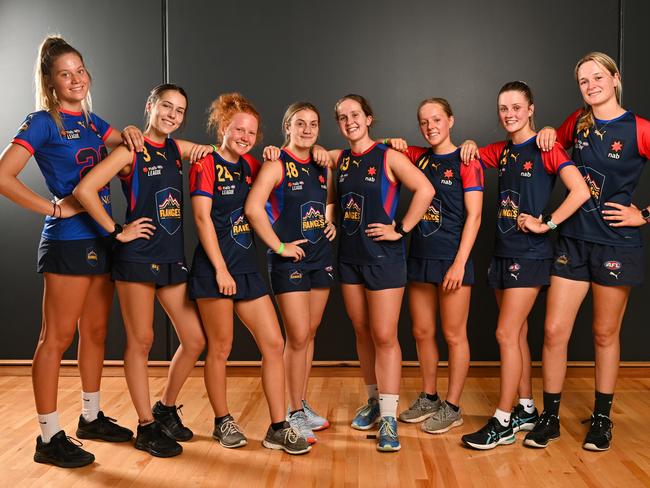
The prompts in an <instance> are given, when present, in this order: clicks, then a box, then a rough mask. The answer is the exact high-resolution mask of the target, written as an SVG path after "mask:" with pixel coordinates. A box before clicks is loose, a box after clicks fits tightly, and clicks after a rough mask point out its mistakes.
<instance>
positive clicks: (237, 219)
mask: <svg viewBox="0 0 650 488" xmlns="http://www.w3.org/2000/svg"><path fill="white" fill-rule="evenodd" d="M230 237H232V240H233V241H235V242H236V243H237V244H238V245H240V246H241V247H243V248H244V249H248V248H249V247H251V245H252V244H253V235H252V233H251V226H250V224H249V223H248V220H247V219H246V215H244V207H239V208H238V209H235V210H233V211H232V212H230Z"/></svg>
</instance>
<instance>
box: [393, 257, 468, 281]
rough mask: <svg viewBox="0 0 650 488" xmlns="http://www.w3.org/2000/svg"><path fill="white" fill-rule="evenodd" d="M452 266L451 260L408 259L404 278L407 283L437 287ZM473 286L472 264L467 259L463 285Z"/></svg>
mask: <svg viewBox="0 0 650 488" xmlns="http://www.w3.org/2000/svg"><path fill="white" fill-rule="evenodd" d="M452 264H454V260H453V259H425V258H408V260H407V261H406V278H407V279H408V281H419V282H422V283H431V284H433V285H439V284H441V283H442V282H443V281H444V279H445V275H446V274H447V271H449V268H450V267H451V265H452ZM473 284H474V263H473V262H472V260H471V259H468V260H467V262H466V263H465V274H464V275H463V285H473Z"/></svg>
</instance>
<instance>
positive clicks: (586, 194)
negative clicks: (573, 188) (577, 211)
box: [577, 185, 591, 205]
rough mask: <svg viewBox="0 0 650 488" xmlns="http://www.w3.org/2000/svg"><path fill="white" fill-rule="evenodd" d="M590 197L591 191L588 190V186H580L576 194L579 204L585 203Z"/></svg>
mask: <svg viewBox="0 0 650 488" xmlns="http://www.w3.org/2000/svg"><path fill="white" fill-rule="evenodd" d="M590 198H591V192H590V191H589V188H587V186H586V185H584V186H582V187H581V188H580V190H579V191H578V195H577V199H578V200H580V205H582V204H583V203H585V202H586V201H587V200H589V199H590Z"/></svg>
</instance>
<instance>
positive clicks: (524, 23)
mask: <svg viewBox="0 0 650 488" xmlns="http://www.w3.org/2000/svg"><path fill="white" fill-rule="evenodd" d="M164 7H166V8H167V10H166V14H167V15H166V18H167V23H166V24H165V25H166V26H167V31H166V33H167V38H166V40H167V43H165V35H164V34H165V32H164V30H163V17H164V15H163V11H164ZM72 12H73V13H72ZM621 12H622V13H623V14H624V15H623V18H624V22H623V29H619V18H620V14H621ZM649 15H650V5H648V3H647V2H644V1H643V0H627V1H625V2H621V1H619V0H607V1H602V2H599V4H598V8H597V9H585V8H584V5H582V4H580V3H578V2H565V1H561V0H551V1H547V2H544V3H543V4H541V3H540V2H533V1H530V0H529V1H524V2H522V1H514V0H495V1H492V2H485V3H484V2H479V1H477V0H461V1H455V2H440V1H438V2H424V1H413V0H407V1H403V2H399V3H395V2H389V1H387V0H378V1H373V2H371V1H360V2H344V1H341V0H332V1H330V2H299V1H295V0H290V1H284V2H275V3H271V2H263V1H253V2H247V3H243V4H241V3H240V4H237V5H235V4H233V3H227V2H211V1H208V0H204V1H192V2H180V1H178V0H168V2H164V1H161V0H147V1H144V2H135V3H134V2H126V1H123V0H120V1H113V2H110V3H105V2H103V3H102V2H98V1H93V2H83V3H81V4H80V3H78V2H72V1H69V0H66V1H59V0H57V1H55V2H48V1H46V0H38V1H28V2H18V1H0V67H1V68H2V73H3V78H2V84H3V90H2V92H1V93H2V95H1V96H2V106H3V108H4V113H5V117H3V118H2V119H1V120H0V139H1V140H4V141H9V140H10V139H11V137H12V136H13V134H14V131H15V130H16V128H17V127H18V125H19V123H20V122H21V121H22V118H23V117H24V115H25V114H27V113H28V112H30V111H31V110H33V82H32V76H31V74H32V69H33V62H34V59H35V55H36V48H37V45H38V43H39V42H40V40H41V39H42V38H43V36H44V35H46V34H47V33H50V32H59V33H61V34H63V35H64V36H65V37H66V38H67V39H68V40H69V41H70V42H71V43H72V44H73V45H75V46H77V47H78V48H79V49H80V50H81V51H82V53H83V54H84V56H85V57H86V62H87V64H88V66H89V67H90V69H91V72H92V74H93V77H94V82H93V88H92V93H93V99H94V110H95V111H96V112H97V113H98V114H99V115H100V116H102V117H104V118H105V119H106V120H108V121H109V122H111V123H112V124H113V125H114V126H116V127H118V128H119V127H123V126H124V125H126V124H128V123H135V124H140V123H141V120H142V108H143V105H144V100H145V98H146V95H147V92H148V90H149V89H150V88H151V87H153V86H154V85H155V84H157V83H159V82H160V81H162V79H163V77H164V67H165V64H164V61H165V60H166V61H167V62H168V70H169V80H170V81H172V82H175V83H178V84H180V85H182V86H184V87H185V89H186V90H187V91H188V93H189V96H190V109H189V113H188V120H187V126H186V128H185V129H184V130H183V132H182V133H180V134H177V136H178V137H182V138H186V139H190V140H195V141H201V142H212V139H213V137H212V136H211V135H208V134H207V133H206V131H205V124H206V121H207V107H208V106H209V104H210V102H211V101H212V100H213V99H214V98H216V97H217V96H218V95H219V94H220V93H223V92H226V91H240V92H241V93H243V94H244V95H245V96H247V97H249V98H250V99H251V100H252V101H253V102H254V103H255V104H256V106H257V107H258V109H259V110H260V112H261V114H262V117H263V124H264V132H265V139H264V143H270V144H280V142H281V140H282V139H281V134H280V122H281V118H282V115H283V113H284V109H285V108H286V106H287V105H288V104H289V103H291V102H293V101H296V100H309V101H311V102H313V103H315V104H316V105H317V106H318V107H319V108H320V110H321V116H322V127H321V136H320V143H321V144H322V145H324V146H325V147H328V148H333V147H341V146H342V144H343V143H344V141H343V140H342V138H341V137H340V135H339V134H338V131H337V129H336V126H335V124H334V120H333V115H332V113H333V112H332V108H333V105H334V103H335V101H336V100H337V99H338V98H340V97H341V96H343V95H345V94H346V93H349V92H358V93H360V94H362V95H364V96H366V97H367V98H368V99H369V100H370V101H371V103H372V105H373V108H374V110H375V112H376V122H377V123H376V126H375V127H374V129H373V130H374V135H375V136H377V137H384V136H388V135H390V136H401V137H405V138H406V139H407V140H408V141H409V142H410V143H413V144H423V143H424V142H423V140H422V138H421V136H420V135H419V131H418V129H417V121H416V116H415V112H416V109H417V106H418V103H419V101H420V100H422V99H423V98H426V97H430V96H443V97H446V98H447V99H448V100H449V101H450V102H451V104H452V107H453V108H454V111H455V115H456V125H455V127H454V131H453V138H454V140H455V141H456V143H460V142H461V141H462V140H464V139H466V138H473V139H476V140H477V141H479V143H488V142H491V141H494V140H498V139H501V138H503V132H502V130H501V129H500V127H499V125H498V122H497V118H496V111H495V96H496V93H497V91H498V89H499V87H500V86H501V85H502V84H503V83H505V82H507V81H511V80H516V79H521V80H525V81H526V82H527V83H528V84H529V85H531V87H532V88H533V91H534V94H535V98H536V119H537V123H538V125H539V126H542V125H558V124H559V123H560V122H561V121H562V120H563V119H564V117H566V115H568V114H569V113H570V112H571V111H572V110H573V109H574V108H576V107H578V106H579V104H580V96H579V92H578V89H577V86H576V84H575V81H574V79H573V72H572V71H573V66H574V65H575V62H576V61H577V59H579V58H580V57H581V56H582V55H583V54H584V53H586V52H588V51H591V50H601V51H605V52H607V53H609V54H611V55H612V56H613V57H615V58H619V57H620V55H619V36H620V34H623V36H624V37H623V38H624V41H625V42H624V44H623V46H624V50H623V51H622V60H623V67H624V71H623V80H624V87H625V89H624V97H625V98H624V105H625V106H626V107H628V108H630V109H632V110H634V111H635V112H636V113H639V114H640V115H643V116H646V117H650V97H649V96H648V95H647V92H646V87H647V86H648V83H649V82H650V69H649V68H648V66H647V63H646V59H645V57H646V52H647V48H648V41H647V37H646V33H645V30H644V29H645V26H644V24H643V19H647V18H648V16H649ZM165 54H166V56H165ZM619 61H620V59H619ZM259 152H260V148H257V149H256V150H255V151H254V153H255V154H256V155H259ZM21 178H22V179H23V180H24V181H25V182H26V183H27V184H28V185H29V186H30V187H32V188H34V189H35V190H37V191H39V192H40V193H41V194H46V190H45V188H44V185H43V182H42V177H41V175H40V174H39V172H38V169H37V167H36V165H35V163H33V162H30V164H29V165H28V167H27V168H26V169H25V171H24V172H23V174H22V175H21ZM495 188H496V177H495V175H493V174H488V175H487V178H486V192H485V204H484V214H483V226H482V229H481V232H480V234H479V238H478V241H477V243H476V246H475V252H474V259H475V265H476V269H477V284H476V286H475V287H474V291H473V297H472V306H471V310H470V319H469V325H468V333H469V337H470V345H471V348H472V359H474V360H498V348H497V345H496V341H495V339H494V328H495V324H496V314H497V310H496V305H495V302H494V297H493V293H492V291H491V290H489V289H488V288H487V287H486V286H485V284H484V282H485V280H484V278H485V270H486V269H487V264H488V262H489V258H490V253H491V250H492V242H493V238H494V233H493V229H494V210H493V209H494V202H495V199H496V191H495ZM562 193H563V189H562V188H561V185H558V188H556V192H555V194H554V203H557V201H558V198H560V197H561V195H562ZM635 201H636V202H637V203H639V204H643V205H647V204H648V203H649V202H650V185H649V184H648V183H647V177H644V180H643V181H642V182H641V184H640V185H639V188H638V191H637V194H636V196H635ZM113 202H114V208H115V214H116V215H117V216H120V217H121V216H122V215H123V209H124V204H123V198H122V195H121V192H120V190H119V188H118V186H117V185H115V186H114V187H113ZM407 202H408V194H407V193H406V192H404V194H403V195H402V199H401V202H400V208H401V209H404V208H405V205H406V204H407ZM186 211H187V214H186V215H187V216H188V217H190V216H191V209H190V207H189V202H186ZM0 220H1V221H2V223H3V231H2V234H1V235H2V237H0V272H2V274H3V278H4V279H3V280H2V281H1V282H2V285H1V286H2V292H1V293H0V324H1V325H0V334H1V335H2V340H1V341H0V358H4V359H19V358H29V357H31V355H32V353H33V348H34V344H35V342H36V340H37V337H38V330H39V323H40V300H41V293H42V280H41V277H40V276H38V275H37V274H36V273H35V272H34V267H35V266H34V265H35V251H36V247H37V243H38V238H39V234H40V228H41V218H40V217H38V216H35V215H32V214H29V213H28V212H26V211H24V210H21V209H18V208H17V207H16V206H15V205H13V204H12V203H11V202H8V201H7V200H5V199H1V200H0ZM118 220H119V219H118ZM195 244H196V233H195V231H194V229H193V225H192V220H191V218H188V219H187V225H186V253H187V255H188V257H191V253H192V250H193V248H194V245H195ZM259 255H260V256H259V257H260V265H262V264H263V262H264V261H263V246H262V245H260V246H259ZM648 271H650V269H647V270H646V273H648ZM647 294H648V287H647V286H644V287H640V288H637V289H635V290H634V291H633V293H632V296H631V299H630V304H629V308H628V313H627V315H626V319H625V322H624V327H623V333H622V337H623V343H622V357H623V359H625V360H630V361H635V360H637V361H640V360H648V353H647V350H646V348H645V347H644V346H643V345H645V344H647V343H648V339H649V334H650V333H649V332H648V331H647V330H646V326H645V324H646V322H647V321H646V320H645V319H644V313H646V314H647V304H646V303H644V298H645V297H647ZM544 303H545V296H544V295H541V296H540V298H539V300H538V303H537V305H536V307H535V309H534V310H533V312H532V314H531V316H530V332H529V340H530V344H531V350H532V355H533V358H534V359H540V357H541V343H542V334H543V331H542V328H543V316H544ZM590 309H591V304H590V302H589V300H587V301H586V302H585V304H584V306H583V308H582V311H581V313H580V315H579V317H578V321H577V323H576V328H575V333H574V337H573V339H572V342H571V345H570V351H569V356H570V359H573V360H590V359H592V358H593V348H592V345H591V331H590V324H591V310H590ZM156 333H157V339H156V345H155V347H154V350H153V351H152V354H151V358H152V359H167V358H169V357H170V356H169V355H170V352H173V350H174V349H175V347H176V345H177V342H176V340H175V339H174V337H173V334H170V333H169V324H168V322H167V320H166V317H165V316H164V314H163V313H162V312H160V310H158V313H157V315H156ZM123 341H124V334H123V332H122V325H121V319H120V316H119V309H118V308H117V306H116V305H115V306H114V309H113V313H112V316H111V332H110V336H109V340H108V345H107V358H109V359H119V358H121V356H122V354H121V351H122V349H123ZM400 342H401V344H402V350H403V354H404V359H405V360H414V359H416V353H415V346H414V342H413V339H412V337H411V333H410V319H409V316H408V311H407V306H406V302H405V303H404V306H403V310H402V316H401V320H400ZM440 344H441V346H442V348H441V349H442V351H441V352H442V356H443V358H444V357H446V352H445V348H444V341H440ZM73 349H74V348H71V350H70V351H68V354H67V356H66V357H68V358H73V357H74V356H75V354H74V350H73ZM315 358H316V359H321V360H349V359H355V358H356V353H355V348H354V334H353V333H352V329H351V325H350V323H349V321H348V319H347V317H346V316H345V312H344V308H343V304H342V300H341V296H340V292H339V290H338V288H336V287H335V288H334V289H333V291H332V295H331V299H330V303H329V304H328V308H327V310H326V313H325V317H324V320H323V324H322V326H321V328H320V330H319V333H318V338H317V341H316V353H315ZM231 359H234V360H254V359H259V353H258V352H257V350H256V348H255V345H254V343H253V341H252V340H251V338H250V336H249V334H248V333H247V332H246V331H245V329H244V328H243V327H241V326H240V324H237V326H236V330H235V342H234V347H233V352H232V355H231Z"/></svg>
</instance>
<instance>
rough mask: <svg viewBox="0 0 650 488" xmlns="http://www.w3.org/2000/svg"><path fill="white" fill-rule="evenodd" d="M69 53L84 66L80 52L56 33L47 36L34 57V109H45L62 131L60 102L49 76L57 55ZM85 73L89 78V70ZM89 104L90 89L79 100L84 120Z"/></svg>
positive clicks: (87, 115)
mask: <svg viewBox="0 0 650 488" xmlns="http://www.w3.org/2000/svg"><path fill="white" fill-rule="evenodd" d="M69 53H73V54H76V55H77V56H79V59H80V60H81V64H83V65H84V67H85V63H84V58H83V56H82V55H81V53H80V52H79V51H77V50H76V49H75V48H74V47H72V46H71V45H70V44H68V43H67V42H66V41H65V39H63V38H62V37H61V36H57V35H52V36H47V37H46V38H45V39H44V40H43V42H42V43H41V45H40V46H39V48H38V57H37V58H36V66H35V67H34V84H35V86H36V110H46V111H47V112H48V113H49V114H50V116H51V117H52V118H53V119H54V122H55V123H56V126H57V127H58V128H59V130H60V131H63V121H62V120H61V114H60V113H59V105H60V104H59V101H58V99H57V97H56V93H54V88H52V87H51V85H50V77H51V76H52V67H53V66H54V63H55V62H56V60H57V59H58V58H59V56H62V55H63V54H69ZM86 73H87V74H88V80H91V77H90V72H88V70H86ZM91 105H92V102H91V98H90V90H88V93H87V94H86V98H84V100H83V101H82V102H81V107H82V111H83V113H84V116H85V117H86V122H89V120H90V110H91Z"/></svg>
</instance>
